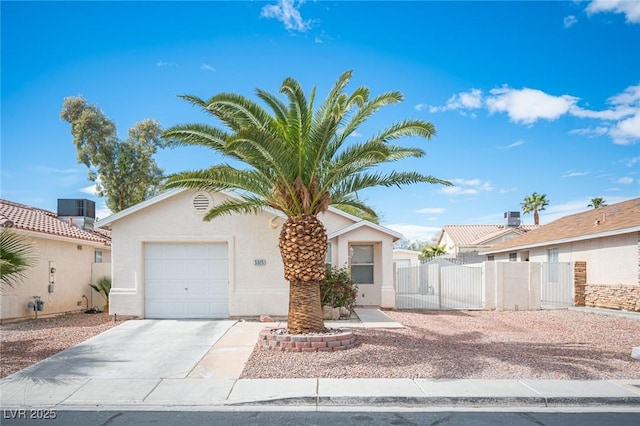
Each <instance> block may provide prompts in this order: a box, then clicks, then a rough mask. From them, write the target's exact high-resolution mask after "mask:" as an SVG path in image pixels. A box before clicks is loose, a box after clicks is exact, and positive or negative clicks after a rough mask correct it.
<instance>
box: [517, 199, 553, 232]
mask: <svg viewBox="0 0 640 426" xmlns="http://www.w3.org/2000/svg"><path fill="white" fill-rule="evenodd" d="M520 205H521V206H522V212H523V213H524V214H527V213H531V212H533V223H534V225H540V215H539V214H538V212H539V211H542V210H544V208H545V207H546V206H548V205H549V200H547V195H546V194H538V193H537V192H534V193H533V194H531V195H527V196H526V197H524V202H522V203H521V204H520Z"/></svg>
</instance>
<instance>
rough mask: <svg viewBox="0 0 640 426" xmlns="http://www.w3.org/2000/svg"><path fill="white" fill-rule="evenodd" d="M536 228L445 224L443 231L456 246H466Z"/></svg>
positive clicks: (529, 226) (526, 226)
mask: <svg viewBox="0 0 640 426" xmlns="http://www.w3.org/2000/svg"><path fill="white" fill-rule="evenodd" d="M536 228H537V226H535V225H520V226H519V227H517V228H515V227H513V228H510V227H505V226H504V225H445V226H444V227H443V228H442V233H443V234H444V232H446V233H447V234H448V235H449V238H451V241H453V243H454V244H455V245H456V246H458V247H465V246H474V245H482V244H483V243H486V242H487V241H489V240H492V239H494V238H498V237H499V236H501V235H503V234H508V233H510V232H515V233H516V234H523V233H525V232H527V231H530V230H532V229H536ZM441 238H442V236H441Z"/></svg>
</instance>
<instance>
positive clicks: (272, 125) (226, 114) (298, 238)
mask: <svg viewBox="0 0 640 426" xmlns="http://www.w3.org/2000/svg"><path fill="white" fill-rule="evenodd" d="M351 76H352V72H351V71H347V72H345V73H343V74H342V75H341V76H340V77H339V78H338V80H337V81H336V83H335V84H334V86H333V87H332V89H331V90H330V92H329V94H328V95H327V98H326V99H325V100H324V101H323V102H322V103H321V104H320V105H319V106H317V107H316V106H315V105H314V100H315V88H314V89H313V90H312V91H311V94H310V99H309V100H307V96H306V95H305V93H304V92H303V90H302V88H301V86H300V84H299V83H298V82H297V81H296V80H294V79H293V78H290V77H289V78H286V79H285V80H284V81H283V83H282V85H281V87H280V93H281V94H284V95H285V97H286V98H287V100H288V103H285V102H283V101H282V100H280V99H279V98H278V97H277V96H276V95H274V94H272V93H269V92H266V91H264V90H261V89H256V95H257V96H258V98H260V99H261V100H262V101H263V102H264V103H266V105H267V106H268V107H269V108H270V110H271V111H270V112H267V110H265V109H264V108H263V107H262V106H260V105H259V104H257V103H255V102H253V101H251V100H249V99H248V98H246V97H244V96H241V95H238V94H232V93H220V94H217V95H214V96H213V97H211V98H210V99H208V100H204V99H200V98H198V97H195V96H180V97H181V98H183V99H185V100H186V101H188V102H190V103H191V104H193V105H195V106H198V107H201V108H202V109H203V110H204V111H205V112H207V113H209V114H211V115H212V116H214V117H216V118H217V119H219V120H220V121H221V122H222V123H223V124H224V125H225V126H226V128H227V129H221V128H217V127H212V126H209V125H204V124H186V125H179V126H175V127H172V128H170V129H168V130H167V131H166V132H165V136H166V137H167V138H169V139H171V140H173V142H172V144H174V145H175V144H177V145H203V146H206V147H208V148H211V149H212V150H214V151H216V152H218V153H220V154H222V155H223V156H224V157H227V158H230V159H234V160H239V161H240V162H242V163H244V164H245V165H246V166H247V167H243V168H236V167H234V166H232V165H230V164H219V165H215V166H213V167H211V168H209V169H206V170H198V171H188V172H182V173H178V174H175V175H172V176H170V177H169V179H168V181H167V186H168V187H186V188H197V189H201V190H210V191H218V190H223V189H233V190H238V193H239V196H240V199H239V200H228V201H225V202H223V203H221V204H218V205H216V206H214V207H213V208H212V209H211V210H209V211H208V212H207V214H206V215H205V217H204V219H205V220H211V219H213V218H215V217H217V216H220V215H223V214H229V213H232V212H235V213H253V214H256V213H258V212H260V211H262V209H264V208H266V207H270V208H273V209H276V210H279V211H281V212H283V213H284V214H285V215H286V216H287V220H286V222H285V223H284V224H283V226H282V230H281V232H280V238H279V248H280V254H281V256H282V260H283V263H284V276H285V279H286V280H287V281H289V283H290V285H289V313H288V319H287V321H288V332H289V333H291V334H299V333H305V332H321V331H323V330H325V328H324V322H323V319H322V308H321V306H320V305H321V303H320V281H322V279H323V278H324V277H325V254H326V250H327V231H326V229H325V227H324V225H323V224H322V222H321V221H320V220H319V219H318V217H317V216H318V214H320V213H322V212H324V211H326V210H327V209H328V208H329V205H333V206H336V207H337V208H350V209H352V210H351V211H357V212H360V213H362V214H369V215H372V216H373V217H375V216H376V213H375V211H373V209H371V208H370V207H369V206H367V205H366V204H365V203H364V202H362V200H361V199H359V198H358V197H357V192H358V191H361V190H364V189H366V188H371V187H375V186H380V185H382V186H398V187H400V186H401V185H405V184H411V183H417V182H426V183H434V184H444V185H450V183H449V182H446V181H443V180H440V179H436V178H435V177H432V176H427V175H424V174H421V173H418V172H404V171H392V172H390V173H382V172H374V171H372V168H373V167H374V166H376V165H379V164H382V163H387V162H391V161H397V160H400V159H402V158H405V157H421V156H422V155H424V151H422V150H421V149H418V148H405V147H401V146H397V145H392V144H391V143H390V142H391V141H393V140H395V139H399V138H402V137H407V136H417V137H422V138H425V139H430V138H431V136H433V135H434V134H435V127H434V126H433V124H431V123H430V122H427V121H423V120H404V121H400V122H397V123H393V124H391V125H390V126H389V127H387V128H385V129H383V130H381V131H380V132H378V133H376V134H375V135H373V136H371V137H370V138H369V139H367V140H366V141H365V142H361V143H351V144H347V139H348V138H349V136H350V135H352V134H354V133H355V131H356V129H358V127H359V126H360V125H361V124H362V123H363V122H364V121H365V120H366V119H368V118H369V117H371V116H372V115H373V114H374V113H375V112H376V111H378V110H379V109H380V108H382V107H383V106H386V105H391V104H396V103H399V102H401V101H402V100H403V96H402V94H401V93H400V92H395V91H393V92H387V93H384V94H382V95H379V96H376V97H373V98H370V93H369V89H368V88H367V87H365V86H361V87H358V88H357V89H355V90H354V91H353V92H352V93H351V94H349V93H346V92H345V90H344V89H345V87H346V85H347V83H348V82H349V81H350V79H351Z"/></svg>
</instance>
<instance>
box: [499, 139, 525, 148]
mask: <svg viewBox="0 0 640 426" xmlns="http://www.w3.org/2000/svg"><path fill="white" fill-rule="evenodd" d="M520 145H524V141H523V140H517V141H515V142H514V143H511V144H509V145H506V146H502V147H500V148H502V149H511V148H515V147H517V146H520Z"/></svg>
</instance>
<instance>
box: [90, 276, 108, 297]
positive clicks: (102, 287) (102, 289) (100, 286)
mask: <svg viewBox="0 0 640 426" xmlns="http://www.w3.org/2000/svg"><path fill="white" fill-rule="evenodd" d="M89 286H91V288H92V289H94V290H95V291H97V292H98V293H100V294H102V295H103V296H104V298H105V300H106V301H107V303H109V293H111V278H109V277H102V278H100V279H99V280H98V283H97V285H96V284H89Z"/></svg>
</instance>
